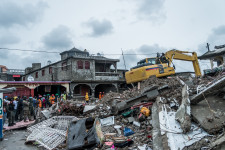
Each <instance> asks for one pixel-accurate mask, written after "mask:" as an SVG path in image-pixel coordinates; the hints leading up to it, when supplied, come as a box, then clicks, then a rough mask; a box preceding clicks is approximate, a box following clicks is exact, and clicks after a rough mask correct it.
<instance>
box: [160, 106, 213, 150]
mask: <svg viewBox="0 0 225 150" xmlns="http://www.w3.org/2000/svg"><path fill="white" fill-rule="evenodd" d="M158 107H159V108H160V109H161V111H159V123H160V129H161V135H162V136H164V135H165V136H166V137H167V139H168V140H165V139H164V140H165V141H163V142H165V143H166V147H168V149H171V150H179V149H183V148H184V147H185V146H189V145H192V144H194V143H195V142H197V141H199V140H200V139H202V138H204V137H205V136H209V134H208V133H207V132H205V131H203V130H202V129H201V128H199V127H198V126H196V125H195V124H193V123H192V124H191V130H190V132H188V133H184V132H183V131H182V129H181V126H180V124H179V123H178V122H176V121H175V114H176V113H175V112H171V111H170V112H168V111H167V109H168V108H167V107H169V106H167V105H166V104H162V105H159V106H158ZM165 143H164V144H165ZM184 143H185V144H184Z"/></svg>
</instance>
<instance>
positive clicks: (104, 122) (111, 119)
mask: <svg viewBox="0 0 225 150" xmlns="http://www.w3.org/2000/svg"><path fill="white" fill-rule="evenodd" d="M100 121H101V125H102V126H110V125H113V124H114V116H110V117H107V118H104V119H100Z"/></svg>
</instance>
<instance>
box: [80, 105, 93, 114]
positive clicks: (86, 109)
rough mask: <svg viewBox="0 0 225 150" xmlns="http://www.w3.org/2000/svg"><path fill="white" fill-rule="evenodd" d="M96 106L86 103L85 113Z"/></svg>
mask: <svg viewBox="0 0 225 150" xmlns="http://www.w3.org/2000/svg"><path fill="white" fill-rule="evenodd" d="M95 108H96V105H85V106H84V110H83V113H89V112H91V111H93V110H94V109H95Z"/></svg>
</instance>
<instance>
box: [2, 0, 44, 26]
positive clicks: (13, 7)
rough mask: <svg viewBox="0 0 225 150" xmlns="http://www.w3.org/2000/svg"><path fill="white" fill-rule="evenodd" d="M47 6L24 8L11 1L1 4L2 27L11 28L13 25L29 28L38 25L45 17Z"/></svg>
mask: <svg viewBox="0 0 225 150" xmlns="http://www.w3.org/2000/svg"><path fill="white" fill-rule="evenodd" d="M46 7H47V4H46V3H44V2H39V3H37V4H34V5H33V4H25V5H23V6H21V5H18V4H16V3H13V2H9V1H4V0H3V1H1V2H0V26H2V27H5V28H9V27H11V26H13V25H21V26H27V25H29V24H32V23H36V22H37V21H39V20H40V19H41V17H42V16H43V12H44V10H45V9H46Z"/></svg>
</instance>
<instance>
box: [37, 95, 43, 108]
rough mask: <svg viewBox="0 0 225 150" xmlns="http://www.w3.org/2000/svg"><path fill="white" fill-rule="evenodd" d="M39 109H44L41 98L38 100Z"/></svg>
mask: <svg viewBox="0 0 225 150" xmlns="http://www.w3.org/2000/svg"><path fill="white" fill-rule="evenodd" d="M38 107H39V109H42V101H41V96H39V99H38Z"/></svg>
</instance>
